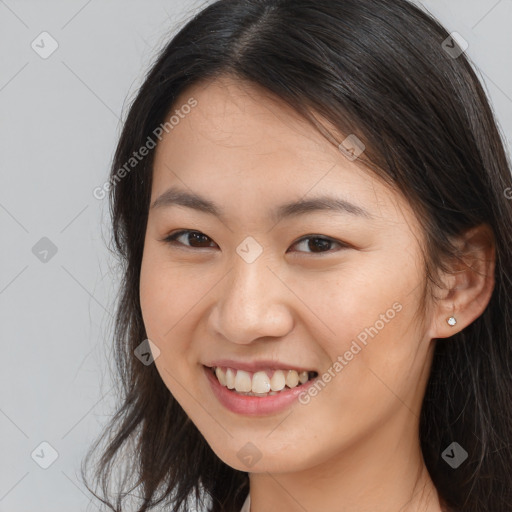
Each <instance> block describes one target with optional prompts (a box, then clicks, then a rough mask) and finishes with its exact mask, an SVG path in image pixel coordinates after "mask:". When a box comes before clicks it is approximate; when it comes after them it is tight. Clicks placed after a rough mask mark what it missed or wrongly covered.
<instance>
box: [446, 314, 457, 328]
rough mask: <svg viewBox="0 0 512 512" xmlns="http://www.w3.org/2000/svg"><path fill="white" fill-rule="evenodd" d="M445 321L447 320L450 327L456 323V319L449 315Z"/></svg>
mask: <svg viewBox="0 0 512 512" xmlns="http://www.w3.org/2000/svg"><path fill="white" fill-rule="evenodd" d="M446 321H447V322H448V325H451V326H452V327H453V326H454V325H455V324H456V323H457V319H456V318H455V317H454V316H451V317H450V318H448V319H447V320H446Z"/></svg>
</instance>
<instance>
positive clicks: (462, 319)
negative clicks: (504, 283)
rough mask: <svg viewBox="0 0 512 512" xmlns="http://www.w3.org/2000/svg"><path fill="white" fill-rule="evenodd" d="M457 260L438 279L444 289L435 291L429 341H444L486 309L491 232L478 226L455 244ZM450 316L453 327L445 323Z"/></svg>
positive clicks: (492, 255)
mask: <svg viewBox="0 0 512 512" xmlns="http://www.w3.org/2000/svg"><path fill="white" fill-rule="evenodd" d="M455 245H456V246H457V247H458V248H459V250H460V254H461V256H460V257H459V258H456V259H454V260H452V263H451V265H450V266H451V271H450V272H449V273H445V274H443V275H442V276H441V279H442V281H443V283H444V288H439V287H438V288H437V289H436V295H437V297H439V296H440V295H441V298H440V299H437V300H436V301H435V302H434V305H433V308H432V315H431V320H430V327H429V330H428V335H429V339H434V338H448V337H450V336H453V335H454V334H456V333H457V332H460V331H462V329H464V327H466V326H468V325H469V324H470V323H471V322H473V321H474V320H475V319H477V318H478V317H479V316H480V315H481V314H482V313H483V312H484V310H485V308H486V307H487V304H488V303H489V300H490V299H491V295H492V292H493V290H494V269H495V243H494V235H493V232H492V229H491V228H490V226H488V225H487V224H481V225H479V226H476V227H473V228H471V229H469V230H468V231H466V232H465V233H464V234H463V235H462V236H460V237H459V238H458V239H457V240H455ZM451 316H454V317H455V319H456V320H457V323H456V324H455V325H454V326H451V325H449V324H448V322H447V320H448V318H450V317H451Z"/></svg>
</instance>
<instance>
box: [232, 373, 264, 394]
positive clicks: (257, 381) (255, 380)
mask: <svg viewBox="0 0 512 512" xmlns="http://www.w3.org/2000/svg"><path fill="white" fill-rule="evenodd" d="M239 373H240V372H239ZM237 391H238V389H237ZM251 391H252V392H253V393H268V392H269V391H270V379H269V378H268V375H267V373H266V372H256V373H255V374H254V375H253V376H252V389H251Z"/></svg>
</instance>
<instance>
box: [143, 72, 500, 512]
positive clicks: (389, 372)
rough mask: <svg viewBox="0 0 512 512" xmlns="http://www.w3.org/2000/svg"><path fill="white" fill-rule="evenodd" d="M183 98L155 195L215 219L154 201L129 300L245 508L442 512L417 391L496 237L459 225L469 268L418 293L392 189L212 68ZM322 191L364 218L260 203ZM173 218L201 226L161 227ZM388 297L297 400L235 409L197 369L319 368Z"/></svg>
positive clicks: (467, 305) (288, 113) (487, 287)
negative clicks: (279, 214) (200, 198)
mask: <svg viewBox="0 0 512 512" xmlns="http://www.w3.org/2000/svg"><path fill="white" fill-rule="evenodd" d="M191 96H193V97H194V98H195V99H196V100H197V102H198V104H197V106H196V107H195V108H194V109H192V111H191V112H190V113H189V114H188V115H186V116H185V117H184V119H182V120H180V122H179V124H177V125H176V126H175V127H174V128H173V130H172V131H170V132H169V133H168V134H164V138H163V139H162V141H161V142H160V143H159V145H158V147H157V149H156V155H155V162H154V171H153V172H154V174H153V184H152V194H151V204H152V203H153V201H154V200H155V199H156V198H158V197H159V196H160V195H161V194H162V193H163V192H165V191H166V190H167V189H168V188H169V187H170V186H176V187H180V188H181V189H183V190H186V191H194V192H196V193H199V194H201V195H204V196H205V197H207V198H208V199H210V200H212V201H214V202H215V203H217V204H218V205H219V206H221V207H222V208H223V209H224V210H225V219H223V220H221V219H219V218H216V217H214V216H213V215H209V214H207V213H204V212H199V211H196V210H193V209H190V208H187V207H183V206H177V205H173V206H168V207H165V208H164V207H162V208H150V211H149V217H148V224H147V231H146V238H145V245H144V255H143V261H142V268H141V278H140V300H141V307H142V313H143V319H144V323H145V326H146V331H147V335H148V338H149V339H150V340H152V342H153V343H154V344H155V345H157V346H158V348H159V350H160V355H159V357H157V358H156V360H155V364H156V366H157V369H158V371H159V373H160V375H161V377H162V379H163V381H164V382H165V384H166V386H167V387H168V388H169V390H170V392H171V393H172V394H173V395H174V397H175V398H176V399H177V400H178V401H179V403H180V404H181V405H182V407H183V408H184V410H185V411H186V413H187V414H188V415H189V417H190V418H191V419H192V421H193V422H194V423H195V425H196V426H197V427H198V429H199V430H200V431H201V433H202V434H203V435H204V437H205V439H206V440H207V442H208V443H209V445H210V446H211V447H212V449H213V450H214V452H215V453H216V454H217V455H218V456H219V457H220V458H221V459H222V460H223V461H224V462H226V463H227V464H229V465H230V466H232V467H233V468H236V469H238V470H241V471H249V472H250V493H251V511H252V512H264V511H268V510H277V509H279V510H282V511H284V512H287V511H289V512H292V511H293V512H295V511H304V510H307V511H308V512H316V511H322V512H326V511H332V512H334V511H336V512H340V511H347V512H348V511H351V512H356V511H358V512H359V511H375V510H379V511H382V512H385V511H389V512H391V511H393V512H396V511H397V510H400V511H402V512H405V511H417V510H421V511H428V512H439V511H440V510H442V508H441V506H442V503H440V500H439V497H438V494H437V492H436V489H435V488H434V486H433V484H432V481H431V479H430V477H429V475H428V472H427V470H426V467H425V465H424V461H423V458H422V454H421V450H420V445H419V439H418V419H419V414H420V409H421V403H422V399H423V395H424V391H425V386H426V382H427V379H428V375H429V371H430V365H431V360H432V355H433V349H434V344H435V341H434V338H444V337H449V336H451V335H453V334H454V333H455V332H457V331H459V330H461V329H463V328H464V327H465V326H466V325H468V324H469V323H470V322H472V321H473V320H474V319H475V318H477V317H478V316H479V315H480V314H481V313H482V311H483V309H484V308H485V306H486V305H487V302H488V300H489V298H490V294H491V292H492V287H493V280H492V274H493V268H494V267H493V249H492V246H489V245H488V244H487V245H486V243H485V237H484V236H483V235H482V230H476V231H474V232H472V233H470V234H469V235H468V237H467V240H469V241H470V242H471V243H467V246H468V247H471V250H472V252H471V255H472V256H471V262H472V267H469V266H468V265H466V264H464V265H463V264H462V263H459V266H458V267H457V268H456V270H457V272H456V273H455V274H449V275H446V276H442V277H443V283H445V284H446V289H439V290H436V294H437V296H438V297H439V300H438V301H436V302H434V301H433V300H431V298H430V296H429V297H428V303H427V307H421V298H422V294H423V292H424V290H425V268H424V263H423V258H422V251H421V244H423V241H424V236H423V232H422V229H421V226H420V224H419V221H418V219H417V218H416V216H415V214H414V211H413V209H412V207H411V206H410V205H409V204H408V202H407V200H406V199H405V198H403V197H402V196H401V195H400V194H399V192H398V191H396V190H393V189H391V188H389V187H388V186H386V185H385V184H384V183H383V182H382V181H380V180H379V179H378V178H376V177H375V176H374V175H373V174H371V173H370V172H368V171H366V170H365V169H364V168H362V166H361V165H360V164H359V162H358V161H357V160H355V161H350V160H349V159H348V158H346V157H345V156H344V155H343V154H342V153H341V152H340V151H339V150H338V149H337V147H335V146H333V145H332V144H330V143H329V141H327V140H326V139H325V138H324V137H323V136H322V135H321V134H320V133H318V132H317V131H316V130H315V129H314V128H313V127H312V126H311V125H309V124H308V123H307V122H306V121H305V120H303V119H301V118H300V117H299V116H298V115H297V114H296V113H294V112H293V111H292V110H291V109H290V108H289V107H288V106H286V105H285V104H283V103H282V102H279V101H278V100H276V99H274V98H272V97H271V96H270V95H269V94H268V93H267V92H265V91H263V90H261V89H259V88H256V87H254V86H251V85H249V84H246V83H241V82H237V81H235V80H234V79H229V78H227V77H223V78H221V79H217V80H216V81H213V82H205V83H201V84H199V85H196V86H194V87H192V88H190V89H188V90H187V91H185V92H184V93H183V94H182V95H181V97H180V98H179V99H178V101H177V102H176V105H177V106H178V107H179V105H182V104H184V103H186V101H187V100H188V99H189V98H190V97H191ZM176 108H177V107H176ZM326 124H327V123H326ZM347 135H348V134H347ZM343 139H344V136H342V137H341V138H340V139H339V141H340V142H341V141H342V140H343ZM322 193H330V194H335V195H336V196H338V197H342V198H344V199H346V200H348V201H350V202H352V203H353V204H356V205H358V206H360V207H362V208H364V209H365V210H367V211H368V212H369V213H370V215H371V218H364V217H356V216H354V215H350V214H347V213H341V212H332V211H331V212H310V213H307V214H306V215H302V216H298V217H295V218H289V219H284V220H281V221H280V222H278V223H277V224H276V223H275V222H274V221H273V220H272V219H271V218H270V216H269V212H270V211H271V210H272V209H273V208H275V207H276V206H277V205H280V204H282V203H285V202H288V201H292V200H297V199H300V198H302V197H304V196H305V197H307V198H310V197H313V196H315V195H320V194H322ZM180 229H190V230H196V231H199V232H201V233H203V234H204V235H206V237H207V238H203V239H202V242H201V241H199V242H198V241H197V239H195V238H193V236H192V237H189V236H187V235H184V236H181V237H180V238H179V239H178V241H176V242H175V243H174V245H172V244H169V243H166V242H164V241H162V239H163V238H165V237H166V236H167V235H169V234H170V233H172V232H176V231H178V230H180ZM305 235H309V236H312V237H313V238H314V237H315V236H316V237H318V236H321V237H327V238H331V239H333V243H332V244H331V245H327V247H326V248H323V249H322V248H320V249H318V252H314V251H315V245H314V243H315V240H314V239H313V240H310V243H309V244H308V240H306V241H299V240H300V239H301V238H302V237H304V236H305ZM247 236H251V237H253V238H254V239H255V240H257V242H258V243H259V244H260V246H261V248H262V253H261V255H260V256H259V257H258V258H257V259H256V260H255V261H254V262H252V263H247V262H246V261H245V260H244V259H242V258H241V257H240V256H239V255H238V254H237V252H236V249H237V247H238V246H239V244H240V243H241V242H242V241H243V240H244V239H245V238H246V237H247ZM336 241H339V242H344V243H346V244H349V245H348V247H343V246H338V244H337V243H336ZM180 242H181V244H180ZM464 243H465V241H464V240H462V241H461V244H464ZM461 246H462V245H461ZM322 251H323V252H322ZM454 269H455V267H454ZM486 276H491V277H486ZM450 290H451V291H450ZM396 303H398V304H400V305H401V306H402V308H401V310H400V312H397V313H396V315H395V316H394V318H393V319H391V320H389V321H388V322H387V323H385V326H384V327H383V328H382V329H380V330H379V332H378V334H377V335H376V336H374V337H373V338H369V339H368V343H367V345H366V346H364V347H363V348H362V350H361V351H360V352H359V353H358V354H357V355H356V356H354V358H353V359H352V360H351V361H349V362H348V364H347V365H346V366H344V368H343V370H342V371H341V372H339V373H337V374H336V376H335V378H333V379H332V380H331V382H329V383H328V384H327V385H326V386H325V388H324V389H322V390H321V391H320V392H319V393H318V395H317V396H315V397H313V398H312V399H311V400H310V402H309V403H308V404H306V405H302V404H300V403H299V402H298V401H296V402H295V403H294V404H293V405H292V406H290V407H288V408H287V409H286V410H285V411H283V412H279V413H275V414H269V415H265V416H259V417H254V416H251V417H249V416H245V415H240V414H235V413H233V412H231V411H229V410H228V409H226V408H225V407H224V406H223V405H221V404H220V403H219V402H218V400H217V399H216V397H215V395H214V394H213V392H212V390H211V388H210V385H209V383H208V381H207V380H206V378H205V376H204V372H203V366H202V365H203V364H208V363H209V362H211V361H214V360H215V359H218V358H233V359H238V360H244V361H246V360H247V361H253V360H257V359H271V360H279V361H284V362H289V363H290V364H292V365H297V366H299V367H305V368H310V369H314V370H316V371H318V373H319V374H320V375H321V374H322V373H323V372H325V371H327V370H328V368H330V367H332V364H333V362H334V361H336V360H337V358H338V356H339V355H343V354H344V353H345V352H346V351H347V350H348V349H349V348H350V346H351V343H352V341H353V340H355V339H356V337H357V335H358V334H360V333H361V332H362V331H364V329H365V327H369V326H372V325H375V323H376V321H377V320H379V318H381V315H382V314H385V313H386V311H387V310H389V309H390V308H392V305H393V304H396ZM453 312H455V316H456V317H457V325H456V326H454V327H451V326H449V325H448V324H447V322H446V319H447V318H448V317H449V316H450V315H451V314H452V313H453ZM285 368H286V366H285ZM249 441H250V442H251V443H253V445H255V446H256V447H257V450H258V451H259V453H260V454H261V458H260V459H259V461H258V462H257V463H256V464H254V465H253V466H252V467H250V468H248V467H247V466H246V465H245V463H244V462H243V460H242V459H241V458H239V457H238V456H237V453H238V452H239V450H240V449H241V448H242V447H243V446H244V445H245V444H246V443H247V442H249Z"/></svg>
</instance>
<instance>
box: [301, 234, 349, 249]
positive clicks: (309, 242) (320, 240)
mask: <svg viewBox="0 0 512 512" xmlns="http://www.w3.org/2000/svg"><path fill="white" fill-rule="evenodd" d="M300 244H303V247H305V248H307V249H309V251H305V252H311V253H323V252H331V251H330V250H329V248H330V247H331V246H332V245H333V244H337V245H338V246H340V247H341V248H347V247H348V245H347V244H344V243H342V242H338V241H337V240H333V239H332V238H326V237H320V236H307V237H304V238H302V239H301V240H299V241H298V242H296V243H295V244H294V245H300ZM299 252H304V251H299Z"/></svg>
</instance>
